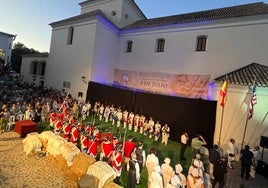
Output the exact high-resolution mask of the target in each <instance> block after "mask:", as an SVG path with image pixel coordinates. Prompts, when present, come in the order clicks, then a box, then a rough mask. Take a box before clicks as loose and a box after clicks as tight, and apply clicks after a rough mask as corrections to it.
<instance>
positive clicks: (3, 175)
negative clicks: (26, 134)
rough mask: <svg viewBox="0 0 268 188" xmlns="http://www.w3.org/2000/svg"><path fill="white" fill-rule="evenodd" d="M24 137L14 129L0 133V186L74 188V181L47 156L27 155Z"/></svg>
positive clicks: (6, 187) (7, 187)
mask: <svg viewBox="0 0 268 188" xmlns="http://www.w3.org/2000/svg"><path fill="white" fill-rule="evenodd" d="M22 140H23V138H20V137H19V134H18V133H16V132H13V131H10V132H5V133H3V134H0V187H1V188H32V187H38V188H48V187H49V188H54V187H55V188H56V187H57V188H61V187H62V188H65V187H66V188H72V187H77V182H74V181H72V180H71V179H70V178H68V177H67V176H66V175H65V174H64V173H63V172H62V171H60V170H58V169H57V168H54V167H53V166H52V163H51V162H50V160H49V159H48V158H47V157H39V155H30V156H26V155H25V153H24V152H23V143H22Z"/></svg>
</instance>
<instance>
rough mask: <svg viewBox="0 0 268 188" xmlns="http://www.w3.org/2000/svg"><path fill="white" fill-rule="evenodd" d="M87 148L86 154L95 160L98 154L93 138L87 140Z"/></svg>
mask: <svg viewBox="0 0 268 188" xmlns="http://www.w3.org/2000/svg"><path fill="white" fill-rule="evenodd" d="M87 148H88V149H87V154H88V155H89V156H91V157H93V158H96V157H97V154H98V144H97V142H96V141H95V139H94V137H93V136H91V137H90V138H89V141H88V145H87Z"/></svg>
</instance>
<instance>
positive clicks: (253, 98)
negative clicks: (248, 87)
mask: <svg viewBox="0 0 268 188" xmlns="http://www.w3.org/2000/svg"><path fill="white" fill-rule="evenodd" d="M255 104H257V93H256V82H255V81H254V84H253V89H252V94H251V97H250V101H249V107H248V108H249V111H248V119H251V118H252V116H253V112H254V105H255Z"/></svg>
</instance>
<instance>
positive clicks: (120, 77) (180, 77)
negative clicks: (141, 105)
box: [114, 69, 210, 99]
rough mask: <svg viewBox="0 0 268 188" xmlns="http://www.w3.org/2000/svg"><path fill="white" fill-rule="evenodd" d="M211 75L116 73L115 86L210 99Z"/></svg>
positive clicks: (116, 71) (116, 70)
mask: <svg viewBox="0 0 268 188" xmlns="http://www.w3.org/2000/svg"><path fill="white" fill-rule="evenodd" d="M209 80H210V76H209V75H192V74H171V73H162V72H136V71H128V70H118V69H115V71H114V84H116V85H119V86H124V87H129V88H135V89H139V90H143V91H149V92H154V93H159V94H163V95H169V96H177V97H187V98H202V99H207V98H208V85H209Z"/></svg>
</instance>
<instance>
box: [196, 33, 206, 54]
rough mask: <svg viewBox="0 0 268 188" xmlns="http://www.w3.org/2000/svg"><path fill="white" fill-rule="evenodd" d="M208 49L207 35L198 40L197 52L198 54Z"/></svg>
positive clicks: (199, 37)
mask: <svg viewBox="0 0 268 188" xmlns="http://www.w3.org/2000/svg"><path fill="white" fill-rule="evenodd" d="M206 47H207V36H206V35H202V36H198V37H197V38H196V51H197V52H202V51H206Z"/></svg>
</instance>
